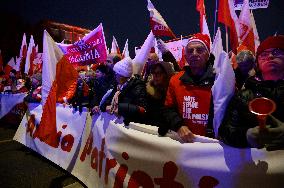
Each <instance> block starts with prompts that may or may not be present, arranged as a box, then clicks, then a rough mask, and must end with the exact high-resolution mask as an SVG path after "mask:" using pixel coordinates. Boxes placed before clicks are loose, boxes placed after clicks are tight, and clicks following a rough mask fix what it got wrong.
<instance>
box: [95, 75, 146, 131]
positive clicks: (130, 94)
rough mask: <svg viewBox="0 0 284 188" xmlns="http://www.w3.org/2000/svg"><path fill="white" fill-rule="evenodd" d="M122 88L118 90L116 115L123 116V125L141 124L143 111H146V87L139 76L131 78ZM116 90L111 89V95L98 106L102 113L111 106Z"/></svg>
mask: <svg viewBox="0 0 284 188" xmlns="http://www.w3.org/2000/svg"><path fill="white" fill-rule="evenodd" d="M123 86H124V87H123V88H122V89H121V90H120V94H119V96H118V115H120V116H123V118H124V123H125V125H128V124H129V122H131V121H134V122H143V121H144V111H143V110H142V109H144V110H146V111H147V100H146V85H145V82H144V81H143V80H142V79H141V77H140V76H138V75H134V76H133V77H131V78H130V79H129V80H128V81H127V82H126V83H125V85H123ZM116 92H117V90H115V89H113V91H112V93H111V94H110V95H109V97H108V98H107V99H106V100H105V102H104V103H103V104H102V105H101V106H100V109H101V111H102V112H105V111H106V106H108V105H111V101H112V99H113V96H114V95H115V93H116Z"/></svg>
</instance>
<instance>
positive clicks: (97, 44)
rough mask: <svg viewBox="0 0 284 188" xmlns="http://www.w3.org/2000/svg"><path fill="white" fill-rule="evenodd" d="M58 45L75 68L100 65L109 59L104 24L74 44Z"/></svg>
mask: <svg viewBox="0 0 284 188" xmlns="http://www.w3.org/2000/svg"><path fill="white" fill-rule="evenodd" d="M57 44H58V46H59V47H60V48H61V50H62V51H63V53H64V54H65V55H66V57H67V59H68V61H69V62H70V63H72V64H73V65H74V66H84V65H90V64H93V63H98V64H99V63H103V62H105V61H106V59H107V47H106V41H105V36H104V31H103V26H102V24H100V25H99V26H98V27H97V28H95V29H94V30H93V31H92V32H90V33H89V34H88V35H86V36H84V37H83V38H82V39H81V40H79V41H77V42H75V43H74V44H61V43H57Z"/></svg>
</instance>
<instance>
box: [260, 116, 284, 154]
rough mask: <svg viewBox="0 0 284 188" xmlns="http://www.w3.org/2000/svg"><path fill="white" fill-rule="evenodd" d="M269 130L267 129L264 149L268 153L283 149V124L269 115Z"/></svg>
mask: <svg viewBox="0 0 284 188" xmlns="http://www.w3.org/2000/svg"><path fill="white" fill-rule="evenodd" d="M269 118H270V119H271V128H267V139H266V141H265V144H266V145H265V147H266V149H267V150H268V151H271V150H278V149H284V123H283V122H281V121H280V120H279V119H277V118H275V117H274V116H272V115H270V116H269Z"/></svg>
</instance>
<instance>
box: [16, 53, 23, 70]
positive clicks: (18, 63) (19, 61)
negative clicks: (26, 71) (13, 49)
mask: <svg viewBox="0 0 284 188" xmlns="http://www.w3.org/2000/svg"><path fill="white" fill-rule="evenodd" d="M21 61H22V58H21V57H16V67H15V70H16V71H17V72H19V71H20V65H21Z"/></svg>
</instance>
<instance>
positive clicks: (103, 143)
mask: <svg viewBox="0 0 284 188" xmlns="http://www.w3.org/2000/svg"><path fill="white" fill-rule="evenodd" d="M105 143H106V141H105V138H103V139H102V144H101V151H100V154H99V157H100V163H99V177H101V175H102V167H103V159H104V158H105V157H106V155H105V153H104V148H105Z"/></svg>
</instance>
